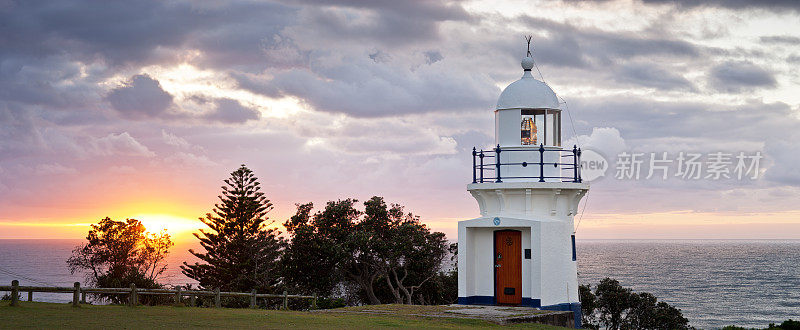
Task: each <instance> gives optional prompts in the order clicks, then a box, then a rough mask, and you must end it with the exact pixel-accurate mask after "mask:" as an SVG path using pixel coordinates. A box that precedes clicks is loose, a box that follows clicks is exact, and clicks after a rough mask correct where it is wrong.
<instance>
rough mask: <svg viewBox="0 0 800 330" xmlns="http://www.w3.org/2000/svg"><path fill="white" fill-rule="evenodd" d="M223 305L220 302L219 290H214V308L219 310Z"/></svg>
mask: <svg viewBox="0 0 800 330" xmlns="http://www.w3.org/2000/svg"><path fill="white" fill-rule="evenodd" d="M221 305H222V304H221V303H220V301H219V288H216V289H214V307H216V308H219V307H220V306H221Z"/></svg>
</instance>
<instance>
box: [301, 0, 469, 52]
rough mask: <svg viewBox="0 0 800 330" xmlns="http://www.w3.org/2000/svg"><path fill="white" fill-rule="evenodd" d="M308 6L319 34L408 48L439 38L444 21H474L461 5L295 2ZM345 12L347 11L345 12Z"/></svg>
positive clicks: (419, 0)
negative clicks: (417, 43) (440, 24)
mask: <svg viewBox="0 0 800 330" xmlns="http://www.w3.org/2000/svg"><path fill="white" fill-rule="evenodd" d="M291 3H292V4H296V3H303V4H305V5H307V6H306V8H305V14H306V15H308V16H307V17H306V19H308V21H310V22H314V23H313V24H314V25H316V26H319V28H318V29H317V30H316V31H317V33H319V34H322V35H329V36H333V37H335V38H337V39H341V38H346V39H351V40H360V39H367V40H370V41H372V42H379V43H383V44H384V45H404V44H409V43H412V42H420V41H424V40H433V39H437V38H438V37H439V29H438V24H439V23H440V22H443V21H463V20H470V19H473V18H472V16H471V15H470V14H469V13H467V12H466V10H464V8H463V7H462V6H461V5H460V4H459V2H458V1H425V0H413V1H395V0H379V1H349V0H325V1H310V0H304V1H292V2H291ZM343 10H345V11H343Z"/></svg>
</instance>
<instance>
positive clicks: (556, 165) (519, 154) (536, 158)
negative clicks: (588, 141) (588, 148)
mask: <svg viewBox="0 0 800 330" xmlns="http://www.w3.org/2000/svg"><path fill="white" fill-rule="evenodd" d="M580 158H581V149H580V148H578V147H577V146H573V147H572V149H571V150H570V149H562V148H561V147H548V146H544V145H539V146H538V147H537V146H510V147H501V146H500V145H497V147H495V148H492V149H490V150H477V149H476V148H472V183H473V184H475V183H501V182H572V183H581V182H583V180H582V179H581V167H580V164H581V160H580Z"/></svg>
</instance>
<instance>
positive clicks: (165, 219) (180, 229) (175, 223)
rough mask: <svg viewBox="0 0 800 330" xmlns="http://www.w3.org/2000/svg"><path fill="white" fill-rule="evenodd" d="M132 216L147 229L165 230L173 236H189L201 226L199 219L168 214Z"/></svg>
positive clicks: (151, 230)
mask: <svg viewBox="0 0 800 330" xmlns="http://www.w3.org/2000/svg"><path fill="white" fill-rule="evenodd" d="M133 218H134V219H137V220H139V221H141V222H142V224H144V226H145V228H147V231H149V232H160V231H162V230H166V231H167V233H168V234H170V235H171V236H172V237H173V238H183V237H185V236H189V235H191V233H192V232H194V231H196V230H197V229H199V228H202V226H203V223H202V222H200V220H197V219H189V218H184V217H179V216H175V215H169V214H139V215H136V216H134V217H133Z"/></svg>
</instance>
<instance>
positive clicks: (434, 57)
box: [423, 50, 444, 64]
mask: <svg viewBox="0 0 800 330" xmlns="http://www.w3.org/2000/svg"><path fill="white" fill-rule="evenodd" d="M423 55H425V63H427V64H433V63H436V62H439V61H441V60H443V59H444V56H442V53H440V52H439V51H438V50H429V51H426V52H424V53H423Z"/></svg>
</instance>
